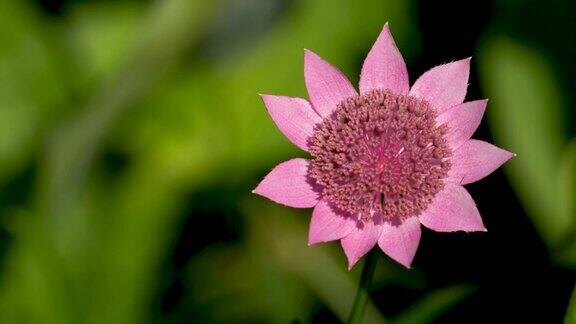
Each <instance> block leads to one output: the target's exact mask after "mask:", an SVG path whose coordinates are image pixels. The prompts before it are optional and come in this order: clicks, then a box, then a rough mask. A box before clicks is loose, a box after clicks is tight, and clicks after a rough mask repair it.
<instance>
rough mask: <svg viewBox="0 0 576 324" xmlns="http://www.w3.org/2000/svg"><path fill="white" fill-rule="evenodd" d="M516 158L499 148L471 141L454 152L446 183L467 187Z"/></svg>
mask: <svg viewBox="0 0 576 324" xmlns="http://www.w3.org/2000/svg"><path fill="white" fill-rule="evenodd" d="M512 157H514V153H510V152H508V151H506V150H503V149H501V148H499V147H497V146H494V145H492V144H490V143H486V142H483V141H479V140H475V139H471V140H468V141H466V142H465V143H464V144H462V145H461V146H460V147H459V148H458V149H457V150H456V151H454V153H453V155H452V157H451V158H450V160H451V161H452V167H451V168H450V171H448V177H447V179H446V181H449V182H453V183H457V184H461V185H465V184H468V183H472V182H476V181H478V180H480V179H482V178H484V177H485V176H487V175H489V174H490V173H492V172H493V171H494V170H496V169H498V168H499V167H500V166H501V165H502V164H504V162H506V161H508V160H509V159H511V158H512Z"/></svg>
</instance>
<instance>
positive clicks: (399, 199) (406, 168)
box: [254, 24, 514, 268]
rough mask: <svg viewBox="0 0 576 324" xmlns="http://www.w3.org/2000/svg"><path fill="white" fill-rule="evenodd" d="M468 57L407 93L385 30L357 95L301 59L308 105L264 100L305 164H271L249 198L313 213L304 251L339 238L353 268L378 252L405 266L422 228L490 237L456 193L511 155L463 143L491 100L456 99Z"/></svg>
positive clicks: (462, 90) (312, 57)
mask: <svg viewBox="0 0 576 324" xmlns="http://www.w3.org/2000/svg"><path fill="white" fill-rule="evenodd" d="M469 66H470V59H464V60H460V61H456V62H452V63H448V64H444V65H440V66H437V67H435V68H433V69H431V70H429V71H428V72H426V73H424V74H423V75H422V76H421V77H420V78H418V79H417V80H416V82H415V83H414V85H413V86H412V87H410V86H409V83H408V72H407V69H406V64H405V63H404V59H403V58H402V55H401V54H400V51H399V50H398V48H397V47H396V45H395V43H394V39H393V38H392V35H391V34H390V30H389V28H388V24H386V25H385V26H384V29H383V30H382V32H381V33H380V36H379V37H378V39H377V40H376V43H375V44H374V46H373V47H372V49H371V50H370V52H369V53H368V56H367V57H366V60H365V61H364V65H363V66H362V72H361V74H360V86H359V88H360V94H358V93H357V92H356V90H355V89H354V87H353V86H352V85H351V84H350V82H349V81H348V79H347V78H346V77H345V76H344V75H343V74H342V73H341V72H340V71H338V69H336V68H335V67H333V66H332V65H330V64H329V63H327V62H326V61H324V60H323V59H321V58H320V57H319V56H318V55H316V54H314V53H312V52H311V51H308V50H305V53H304V78H305V81H306V88H307V89H308V95H309V97H310V103H309V102H308V101H306V100H305V99H301V98H292V97H284V96H272V95H262V98H263V100H264V104H265V105H266V107H267V109H268V112H269V113H270V115H271V116H272V119H273V120H274V122H275V123H276V125H277V126H278V128H279V129H280V130H281V131H282V132H283V133H284V135H286V137H288V139H289V140H291V141H292V142H293V143H294V144H295V145H297V146H298V147H300V148H301V149H303V150H305V151H307V152H309V153H310V155H311V156H312V158H311V159H310V160H307V159H299V158H298V159H292V160H289V161H286V162H283V163H281V164H279V165H278V166H276V167H275V168H274V169H273V170H272V171H271V172H270V173H269V174H268V175H267V176H266V177H265V178H264V180H262V182H260V184H259V185H258V187H257V188H256V189H255V190H254V192H255V193H257V194H260V195H262V196H264V197H267V198H269V199H271V200H273V201H275V202H278V203H281V204H284V205H287V206H291V207H297V208H308V207H314V211H313V213H312V220H311V223H310V232H309V244H315V243H319V242H327V241H333V240H341V243H342V247H343V248H344V252H345V253H346V256H347V258H348V263H349V267H350V268H351V267H352V266H353V265H354V264H355V263H356V262H357V261H358V260H359V259H360V258H361V257H362V256H363V255H364V254H366V253H367V252H368V251H369V250H370V249H372V248H373V247H374V245H376V244H378V246H379V247H380V248H381V249H382V251H384V252H385V253H386V254H388V256H390V257H391V258H392V259H394V260H396V261H397V262H399V263H401V264H403V265H404V266H406V267H410V265H411V263H412V260H413V258H414V255H415V254H416V249H417V248H418V244H419V241H420V224H422V225H424V226H426V227H428V228H430V229H432V230H435V231H438V232H453V231H467V232H470V231H486V229H485V227H484V224H483V222H482V218H481V217H480V213H479V212H478V209H477V208H476V204H475V203H474V201H473V200H472V197H470V195H469V194H468V192H467V191H466V189H464V187H462V185H465V184H468V183H471V182H475V181H477V180H479V179H481V178H483V177H485V176H487V175H488V174H490V173H491V172H492V171H494V170H496V169H497V168H498V167H499V166H500V165H502V164H503V163H504V162H506V161H507V160H509V159H510V158H511V157H513V156H514V154H512V153H510V152H507V151H505V150H502V149H500V148H498V147H496V146H494V145H491V144H489V143H486V142H483V141H479V140H474V139H470V137H471V136H472V134H473V133H474V131H475V130H476V128H477V127H478V125H479V124H480V120H481V119H482V115H483V114H484V110H485V108H486V105H487V100H478V101H470V102H464V97H465V95H466V89H467V86H468V74H469Z"/></svg>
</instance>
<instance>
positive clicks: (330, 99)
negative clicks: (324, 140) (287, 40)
mask: <svg viewBox="0 0 576 324" xmlns="http://www.w3.org/2000/svg"><path fill="white" fill-rule="evenodd" d="M304 81H305V82H306V88H307V89H308V95H309V96H310V101H311V102H312V106H313V107H314V109H315V110H316V112H318V114H320V116H322V117H326V116H329V115H330V114H331V113H332V112H333V111H334V110H335V109H336V106H337V105H338V103H340V102H341V101H342V100H344V99H346V98H349V97H352V96H356V95H357V93H356V90H354V87H353V86H352V85H351V84H350V81H348V79H347V78H346V76H344V74H342V72H340V71H339V70H338V69H337V68H335V67H333V66H332V65H330V63H328V62H326V61H324V60H323V59H322V58H320V56H318V55H316V54H314V53H313V52H311V51H309V50H304Z"/></svg>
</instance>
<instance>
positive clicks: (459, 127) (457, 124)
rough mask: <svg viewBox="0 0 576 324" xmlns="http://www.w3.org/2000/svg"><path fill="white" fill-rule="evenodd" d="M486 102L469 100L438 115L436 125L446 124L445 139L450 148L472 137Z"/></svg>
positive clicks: (453, 148) (455, 147) (456, 146)
mask: <svg viewBox="0 0 576 324" xmlns="http://www.w3.org/2000/svg"><path fill="white" fill-rule="evenodd" d="M487 104H488V100H477V101H469V102H465V103H463V104H460V105H457V106H454V107H452V108H450V109H448V110H447V111H445V112H444V113H442V114H441V115H440V116H438V119H437V123H438V125H442V124H446V125H447V126H448V132H447V133H446V139H447V140H448V143H450V147H451V148H452V150H455V149H457V148H458V147H459V146H460V145H462V144H463V143H464V142H466V141H467V140H469V139H470V137H472V134H474V132H475V131H476V129H477V128H478V126H479V125H480V121H481V120H482V116H483V115H484V110H485V109H486V105H487Z"/></svg>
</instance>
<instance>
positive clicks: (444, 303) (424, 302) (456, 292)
mask: <svg viewBox="0 0 576 324" xmlns="http://www.w3.org/2000/svg"><path fill="white" fill-rule="evenodd" d="M474 291H475V288H474V287H473V286H470V285H459V286H453V287H448V288H444V289H440V290H438V291H434V292H432V293H429V294H428V295H426V296H424V297H422V298H421V299H420V300H418V301H417V302H416V303H414V304H413V305H412V306H410V307H409V308H408V309H407V310H405V311H404V312H403V313H402V314H400V315H398V316H397V317H395V318H394V320H393V322H394V323H401V324H410V323H432V322H434V319H436V318H437V317H438V316H440V315H441V314H442V313H444V312H445V311H446V310H448V309H450V308H451V307H452V306H453V305H454V304H456V303H458V302H459V301H461V300H462V299H464V298H466V297H468V296H470V295H471V294H472V293H473V292H474Z"/></svg>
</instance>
